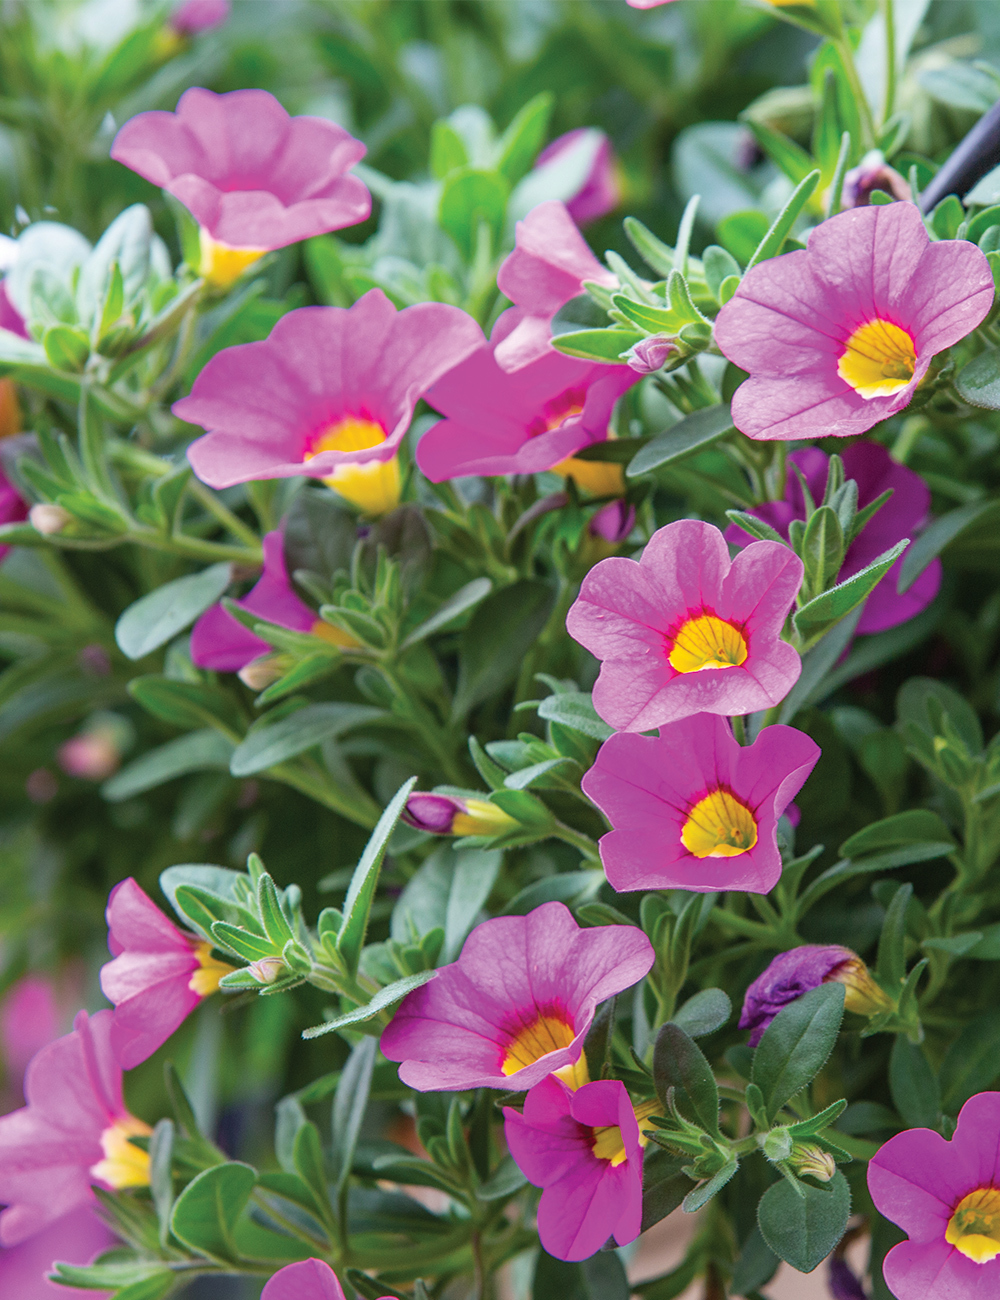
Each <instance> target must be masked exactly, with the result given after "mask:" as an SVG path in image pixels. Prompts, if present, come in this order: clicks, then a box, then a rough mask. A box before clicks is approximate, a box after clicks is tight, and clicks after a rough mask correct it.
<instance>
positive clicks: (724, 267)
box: [701, 244, 740, 302]
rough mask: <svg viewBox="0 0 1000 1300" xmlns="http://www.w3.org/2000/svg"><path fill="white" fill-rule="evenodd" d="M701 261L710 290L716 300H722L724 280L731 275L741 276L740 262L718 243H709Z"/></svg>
mask: <svg viewBox="0 0 1000 1300" xmlns="http://www.w3.org/2000/svg"><path fill="white" fill-rule="evenodd" d="M701 262H702V265H703V266H704V268H705V280H706V283H707V284H708V291H709V293H710V294H711V295H712V297H713V298H714V299H715V301H716V302H721V298H720V297H719V293H720V290H721V289H722V285H723V282H724V281H725V280H727V279H728V278H729V277H730V276H731V275H735V276H736V277H737V278H739V277H740V264H739V262H737V260H736V258H735V257H733V255H732V253H730V252H728V251H727V250H726V249H724V248H721V247H720V246H719V245H718V244H709V246H708V247H707V248H706V249H705V251H704V252H703V253H702V255H701Z"/></svg>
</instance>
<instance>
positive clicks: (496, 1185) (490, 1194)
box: [476, 1156, 528, 1201]
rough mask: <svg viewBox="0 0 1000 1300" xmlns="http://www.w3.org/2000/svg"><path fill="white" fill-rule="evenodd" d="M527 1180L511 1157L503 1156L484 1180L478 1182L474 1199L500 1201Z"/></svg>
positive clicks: (523, 1184)
mask: <svg viewBox="0 0 1000 1300" xmlns="http://www.w3.org/2000/svg"><path fill="white" fill-rule="evenodd" d="M527 1181H528V1180H527V1178H525V1176H524V1174H522V1173H521V1171H520V1169H518V1167H517V1165H516V1164H515V1163H514V1160H513V1157H511V1156H504V1158H503V1159H502V1160H501V1161H500V1163H499V1164H498V1165H497V1167H496V1169H494V1170H493V1172H492V1174H490V1176H489V1178H487V1180H486V1182H485V1183H480V1185H479V1186H478V1187H477V1188H476V1199H477V1200H480V1201H501V1200H503V1199H504V1198H505V1197H507V1196H513V1195H514V1193H515V1192H519V1191H520V1190H521V1188H522V1187H524V1186H525V1185H526V1183H527Z"/></svg>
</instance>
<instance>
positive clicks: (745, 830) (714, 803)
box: [681, 787, 757, 858]
mask: <svg viewBox="0 0 1000 1300" xmlns="http://www.w3.org/2000/svg"><path fill="white" fill-rule="evenodd" d="M681 842H682V843H683V845H684V847H685V848H686V849H687V851H688V852H689V853H692V854H693V855H694V856H695V857H696V858H735V857H738V856H739V855H740V854H741V853H746V852H747V851H748V850H749V849H752V848H753V846H754V845H755V844H756V843H757V820H756V818H755V817H754V815H753V813H752V812H751V811H750V809H749V808H748V807H747V806H746V804H745V803H743V802H742V801H741V800H739V799H737V798H736V796H735V795H734V794H732V793H731V792H730V791H729V790H724V789H722V788H721V787H720V788H719V789H718V790H713V791H712V792H711V794H707V795H705V797H704V798H703V799H699V800H698V802H697V803H696V804H695V805H694V807H693V808H692V809H691V811H690V812H689V813H688V815H687V820H686V821H685V823H684V825H683V827H682V828H681Z"/></svg>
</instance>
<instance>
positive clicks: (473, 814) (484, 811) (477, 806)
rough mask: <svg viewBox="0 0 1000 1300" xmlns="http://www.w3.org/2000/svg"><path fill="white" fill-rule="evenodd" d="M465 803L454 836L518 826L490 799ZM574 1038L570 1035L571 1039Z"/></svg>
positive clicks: (500, 832)
mask: <svg viewBox="0 0 1000 1300" xmlns="http://www.w3.org/2000/svg"><path fill="white" fill-rule="evenodd" d="M463 802H464V803H465V812H457V813H456V814H455V816H454V817H453V818H452V820H451V833H452V835H503V834H504V833H505V832H506V831H509V830H510V829H511V827H513V826H516V825H517V822H516V821H515V820H514V818H513V817H511V816H510V814H509V813H505V812H504V810H503V809H502V808H500V807H498V806H497V804H495V803H490V801H489V800H488V799H465V800H464V801H463ZM572 1037H573V1035H572V1034H570V1039H572ZM518 1068H520V1067H518Z"/></svg>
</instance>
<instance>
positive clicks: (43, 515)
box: [28, 503, 73, 537]
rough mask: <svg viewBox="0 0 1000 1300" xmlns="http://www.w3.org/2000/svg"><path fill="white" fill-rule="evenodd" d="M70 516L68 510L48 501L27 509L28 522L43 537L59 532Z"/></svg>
mask: <svg viewBox="0 0 1000 1300" xmlns="http://www.w3.org/2000/svg"><path fill="white" fill-rule="evenodd" d="M72 518H73V516H72V515H71V514H70V512H69V511H68V510H64V509H63V507H62V506H54V505H50V504H48V503H45V504H42V505H37V506H32V507H31V509H30V510H29V511H28V522H29V523H30V524H31V526H32V528H34V530H35V532H36V533H41V534H42V535H43V536H44V537H52V536H54V535H55V534H56V533H61V532H62V530H63V529H64V528H65V527H66V525H67V524H68V523H69V522H70V520H71V519H72Z"/></svg>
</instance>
